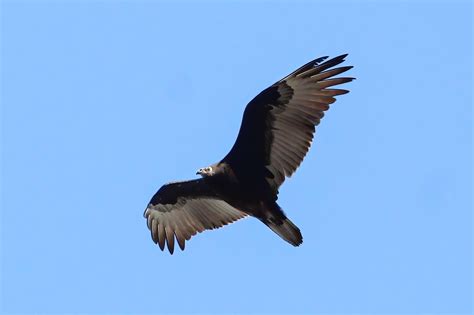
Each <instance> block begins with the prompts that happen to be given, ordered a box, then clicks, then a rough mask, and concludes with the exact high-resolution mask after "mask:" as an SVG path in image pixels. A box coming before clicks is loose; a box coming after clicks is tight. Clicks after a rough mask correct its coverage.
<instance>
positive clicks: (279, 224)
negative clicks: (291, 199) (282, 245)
mask: <svg viewBox="0 0 474 315" xmlns="http://www.w3.org/2000/svg"><path fill="white" fill-rule="evenodd" d="M262 222H263V223H265V224H266V226H268V227H269V228H270V229H271V230H272V231H273V232H275V233H276V234H278V235H279V236H280V237H281V238H282V239H284V240H285V241H287V242H288V243H290V244H291V245H293V246H299V245H301V243H303V236H302V235H301V232H300V229H299V228H298V227H297V226H296V225H295V224H294V223H293V222H291V221H290V219H288V218H286V217H285V218H283V219H281V220H272V218H270V219H267V220H262Z"/></svg>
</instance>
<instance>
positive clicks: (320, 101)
mask: <svg viewBox="0 0 474 315" xmlns="http://www.w3.org/2000/svg"><path fill="white" fill-rule="evenodd" d="M346 56H347V55H341V56H337V57H335V58H333V59H330V60H327V57H321V58H318V59H315V60H313V61H311V62H309V63H307V64H305V65H304V66H302V67H300V68H298V69H297V70H296V71H294V72H292V73H291V74H289V75H288V76H286V77H284V78H283V79H281V80H280V81H278V82H276V83H275V84H273V85H272V86H270V87H269V88H267V89H265V90H264V91H262V92H261V93H260V94H259V95H257V96H256V97H255V98H254V99H253V100H252V101H251V102H250V103H249V104H248V105H247V107H246V109H245V112H244V117H243V119H242V125H241V127H240V131H239V135H238V136H237V140H236V142H235V144H234V146H233V147H232V149H231V150H230V152H229V153H228V154H227V155H226V157H225V158H224V159H223V161H225V162H227V163H229V164H230V165H231V166H232V168H233V170H234V172H236V173H245V172H248V174H246V175H245V176H243V177H244V178H255V176H264V177H265V180H266V183H267V185H268V187H269V188H270V191H271V192H272V193H273V194H275V195H276V194H278V188H279V186H280V185H281V184H282V183H283V182H284V180H285V178H286V177H289V176H291V175H292V174H293V173H294V172H295V170H296V169H297V168H298V167H299V165H300V164H301V162H302V161H303V159H304V157H305V155H306V154H307V152H308V150H309V148H310V146H311V143H312V140H313V136H314V132H315V126H317V125H318V124H319V123H320V120H321V118H323V116H324V112H325V111H326V110H328V109H329V105H330V104H332V103H334V102H335V101H336V98H335V96H338V95H342V94H346V93H348V90H344V89H337V88H332V89H331V88H329V87H333V86H337V85H340V84H344V83H347V82H350V81H352V80H353V78H350V77H335V76H337V75H339V74H341V73H344V72H346V71H348V70H350V69H351V68H352V66H343V67H337V68H334V67H335V66H337V65H339V64H340V63H342V62H343V61H344V58H345V57H346ZM259 170H260V171H259ZM257 174H259V175H257Z"/></svg>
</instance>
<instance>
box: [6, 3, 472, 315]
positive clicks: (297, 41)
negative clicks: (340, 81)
mask: <svg viewBox="0 0 474 315" xmlns="http://www.w3.org/2000/svg"><path fill="white" fill-rule="evenodd" d="M1 9H2V13H1V14H2V15H1V26H2V30H1V45H2V47H1V53H2V55H1V75H2V77H1V79H2V84H1V88H2V90H1V105H2V113H1V115H2V143H1V144H2V147H1V152H2V176H1V178H2V208H1V210H2V216H1V219H2V222H1V237H2V242H1V263H2V269H1V284H2V286H1V290H2V292H1V293H2V295H1V296H2V299H1V302H0V303H1V309H2V310H3V312H5V313H39V312H43V313H77V312H80V313H117V312H121V313H157V314H158V313H194V312H199V313H224V312H233V313H369V312H370V313H398V314H401V313H435V312H436V313H440V312H447V313H470V311H471V310H472V300H471V298H472V175H473V172H472V129H471V128H472V83H473V82H472V66H473V63H472V55H473V51H472V9H473V8H472V3H471V2H470V1H445V2H441V1H438V2H436V1H423V2H416V1H396V2H391V3H385V4H383V5H382V4H380V3H379V2H376V1H317V2H316V1H314V2H310V1H255V2H252V1H233V2H228V3H227V4H225V5H224V4H222V3H220V2H217V1H215V2H200V3H198V2H171V1H170V2H159V1H157V2H155V1H137V2H135V1H120V2H115V1H77V2H59V1H44V2H42V1H12V0H10V1H2V7H1ZM341 53H349V57H348V58H347V62H346V64H347V65H353V66H355V67H354V69H352V70H351V71H350V75H351V76H354V77H357V80H356V81H354V82H352V83H350V84H348V85H346V86H347V88H349V89H350V90H351V93H349V94H347V95H344V96H341V97H339V99H338V101H337V102H336V103H335V104H334V105H333V106H332V108H331V110H330V111H329V112H328V113H327V115H326V117H325V118H324V120H323V121H322V123H321V124H320V126H319V127H318V130H317V134H316V138H315V140H314V142H313V147H312V150H311V151H310V152H309V154H308V156H307V157H306V159H305V161H304V162H303V164H302V166H301V167H300V169H299V170H298V171H297V172H296V174H295V175H294V176H293V177H292V178H291V179H290V180H288V181H287V182H285V184H284V186H283V187H282V189H281V193H280V198H279V203H280V204H281V206H282V208H283V209H284V210H285V211H286V213H287V215H288V216H289V217H290V218H291V219H292V221H293V222H295V223H296V224H297V225H298V226H299V227H300V228H301V230H302V233H303V236H304V243H303V245H302V246H301V247H299V248H294V247H292V246H290V245H289V244H287V243H285V242H284V241H282V240H281V239H280V238H279V237H278V236H276V235H275V234H274V233H272V232H271V231H270V230H269V229H268V228H266V227H265V226H264V225H263V224H261V223H260V222H259V221H258V220H256V219H252V218H250V219H245V220H242V221H239V222H237V223H235V224H233V225H230V226H227V227H225V228H224V229H220V230H217V231H210V232H206V233H203V234H200V235H198V236H196V237H194V238H193V239H192V240H191V241H190V242H189V243H188V244H187V248H186V251H184V252H181V251H178V252H177V253H176V254H175V255H173V256H170V255H169V254H168V253H167V252H161V251H160V250H159V248H158V247H157V246H156V245H155V244H154V243H153V242H152V241H151V239H150V234H149V231H148V230H147V228H146V224H145V220H144V219H143V217H142V214H143V210H144V208H145V206H146V204H147V202H148V201H149V199H150V198H151V196H152V195H153V194H154V193H155V191H156V190H157V189H158V188H159V187H160V186H161V185H162V184H164V183H166V182H168V181H174V180H184V179H190V178H195V175H194V174H195V171H196V169H197V168H199V167H202V166H206V165H208V164H211V163H213V162H216V161H218V160H219V159H220V158H222V157H223V156H224V155H225V154H226V153H227V151H228V150H229V149H230V147H231V146H232V144H233V143H234V140H235V137H236V135H237V132H238V128H239V125H240V121H241V117H242V112H243V109H244V107H245V105H246V104H247V102H248V101H249V100H250V99H251V98H252V97H253V96H255V95H256V94H257V93H259V92H260V91H261V90H262V89H264V88H266V87H267V86H268V85H270V84H271V83H273V82H275V81H276V80H278V79H280V78H281V77H283V76H285V75H286V74H288V73H289V72H291V71H293V70H294V69H296V68H297V67H299V66H301V65H302V64H304V63H306V62H307V61H309V60H311V59H314V58H316V57H319V56H323V55H330V56H335V55H338V54H341Z"/></svg>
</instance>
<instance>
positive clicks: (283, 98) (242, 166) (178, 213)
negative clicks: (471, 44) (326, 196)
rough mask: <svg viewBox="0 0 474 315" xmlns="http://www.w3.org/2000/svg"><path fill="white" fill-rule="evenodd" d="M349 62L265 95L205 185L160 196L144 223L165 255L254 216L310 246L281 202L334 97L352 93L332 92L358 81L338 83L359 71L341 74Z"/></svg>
mask: <svg viewBox="0 0 474 315" xmlns="http://www.w3.org/2000/svg"><path fill="white" fill-rule="evenodd" d="M346 56H347V54H345V55H341V56H338V57H335V58H333V59H330V60H327V56H326V57H321V58H318V59H315V60H313V61H311V62H308V63H307V64H305V65H304V66H302V67H301V68H299V69H298V70H296V71H294V72H293V73H291V74H290V75H288V76H286V77H284V78H283V79H281V80H280V81H278V82H276V83H275V84H273V85H272V86H270V87H269V88H267V89H265V90H264V91H262V92H261V93H260V94H258V95H257V96H256V97H255V98H254V99H253V100H252V101H250V103H249V104H248V105H247V107H246V108H245V112H244V115H243V119H242V124H241V127H240V131H239V134H238V136H237V140H236V141H235V144H234V146H233V147H232V149H231V150H230V152H229V153H228V154H227V155H226V156H225V157H224V158H223V159H222V160H221V161H220V162H218V163H215V164H212V165H210V166H208V167H204V168H201V169H199V170H198V171H197V173H196V175H198V174H199V175H201V176H202V177H201V178H199V179H194V180H189V181H182V182H174V183H169V184H166V185H164V186H162V187H161V188H160V189H159V190H158V192H157V193H156V194H155V195H154V196H153V198H151V200H150V202H149V203H148V206H147V208H146V209H145V213H144V216H145V218H146V219H147V225H148V229H149V230H150V231H151V237H152V239H153V241H154V242H155V243H157V244H158V245H159V246H160V248H161V250H164V248H165V243H166V244H167V245H168V250H169V252H170V253H171V254H173V251H174V244H175V239H176V241H177V242H178V245H179V247H180V248H181V250H184V245H185V241H187V240H189V239H190V238H191V237H192V236H193V235H195V234H196V233H198V232H202V231H204V230H212V229H215V228H220V227H221V226H224V225H226V224H229V223H231V222H234V221H237V220H239V219H241V218H243V217H245V216H247V215H250V216H253V217H255V218H257V219H259V220H260V221H262V222H263V223H264V224H265V225H266V226H268V227H269V228H270V229H271V230H272V231H273V232H275V233H276V234H278V235H279V236H280V237H281V238H283V239H284V240H285V241H287V242H288V243H290V244H291V245H293V246H298V245H300V244H301V243H302V242H303V237H302V235H301V232H300V230H299V229H298V227H297V226H296V225H295V224H293V222H291V221H290V219H288V218H287V217H286V215H285V213H284V212H283V210H282V209H281V208H280V206H279V205H278V204H277V202H276V201H277V199H278V188H279V187H280V185H281V184H282V183H283V182H284V181H285V178H286V177H289V176H291V175H292V174H293V173H294V172H295V170H296V169H297V168H298V166H299V165H300V164H301V162H302V160H303V158H304V157H305V155H306V153H307V152H308V150H309V147H310V146H311V142H312V139H313V134H314V131H315V126H317V125H318V124H319V121H320V120H321V118H323V116H324V111H326V110H328V109H329V104H332V103H334V102H335V100H336V99H335V98H334V97H335V96H336V95H341V94H346V93H348V92H349V91H348V90H342V89H333V88H329V87H331V86H335V85H339V84H342V83H347V82H350V81H352V80H353V79H354V78H350V77H335V76H336V75H338V74H341V73H343V72H345V71H347V70H349V69H351V68H352V67H351V66H345V67H338V68H334V67H335V66H337V65H339V64H340V63H342V62H343V61H344V58H345V57H346Z"/></svg>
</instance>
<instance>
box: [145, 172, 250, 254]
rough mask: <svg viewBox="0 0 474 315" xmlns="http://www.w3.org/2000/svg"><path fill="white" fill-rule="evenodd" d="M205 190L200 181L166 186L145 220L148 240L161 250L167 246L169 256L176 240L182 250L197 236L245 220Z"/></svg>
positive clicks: (156, 196) (152, 204)
mask: <svg viewBox="0 0 474 315" xmlns="http://www.w3.org/2000/svg"><path fill="white" fill-rule="evenodd" d="M193 186H194V188H193ZM208 190H209V188H208V187H206V184H205V182H204V180H203V179H199V180H195V181H189V182H181V183H175V184H168V185H165V186H163V187H162V188H161V189H160V191H158V192H157V194H156V195H155V196H154V197H153V198H152V200H151V202H150V203H149V205H148V206H147V208H146V210H145V213H144V216H145V218H146V219H147V225H148V229H149V230H150V232H151V237H152V239H153V241H154V242H155V243H156V244H158V245H159V246H160V248H161V250H164V248H165V245H167V247H168V250H169V252H170V253H171V254H172V253H173V252H174V243H175V240H176V241H177V242H178V245H179V247H180V248H181V250H184V247H185V241H187V240H189V239H190V238H191V237H192V236H194V235H195V234H196V233H200V232H202V231H204V230H212V229H216V228H220V227H222V226H224V225H227V224H229V223H232V222H234V221H236V220H238V219H241V218H243V217H245V216H246V214H245V213H244V212H242V211H239V210H237V209H235V208H233V207H232V206H230V205H229V204H228V203H227V202H225V201H223V200H220V199H218V198H217V197H215V196H213V194H212V192H209V191H208ZM206 191H207V193H206Z"/></svg>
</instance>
